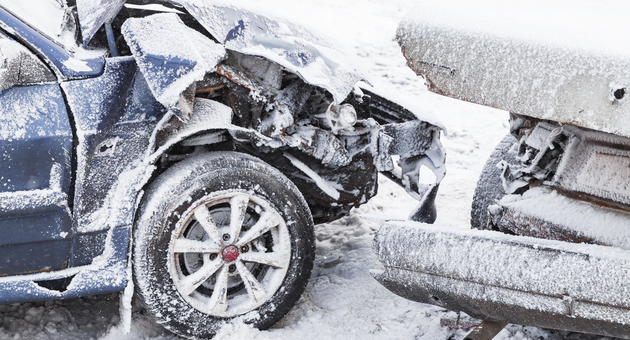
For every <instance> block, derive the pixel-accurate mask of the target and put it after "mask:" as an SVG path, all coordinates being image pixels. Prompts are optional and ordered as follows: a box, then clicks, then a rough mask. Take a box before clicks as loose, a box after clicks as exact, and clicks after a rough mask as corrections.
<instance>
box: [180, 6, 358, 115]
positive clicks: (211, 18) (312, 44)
mask: <svg viewBox="0 0 630 340" xmlns="http://www.w3.org/2000/svg"><path fill="white" fill-rule="evenodd" d="M178 2H179V3H181V4H183V5H184V7H185V8H186V10H188V12H189V13H191V14H192V15H193V16H194V17H195V18H196V19H197V20H199V22H200V23H201V24H202V25H203V26H204V28H206V29H207V30H208V32H210V34H212V35H213V36H214V37H215V38H216V39H217V40H218V41H219V42H221V43H223V44H224V46H225V48H226V49H228V50H231V51H236V52H240V53H243V54H247V55H253V56H259V57H264V58H266V59H267V60H270V61H273V62H275V63H277V64H278V65H280V66H282V67H284V68H286V69H288V70H291V71H292V72H294V73H295V74H297V75H298V76H300V77H302V79H304V81H306V82H307V83H309V84H312V85H316V86H320V87H322V88H324V89H326V90H328V91H329V92H330V93H331V94H332V95H333V97H334V100H335V102H336V103H340V102H341V101H342V100H343V99H344V98H345V97H346V96H347V95H348V93H350V91H351V90H352V88H353V87H354V85H355V84H356V83H357V82H358V81H359V80H361V79H363V76H362V75H361V74H359V72H358V71H357V70H356V69H355V68H354V66H353V65H352V62H351V61H350V60H349V59H348V58H347V57H346V56H344V55H343V54H341V53H340V52H338V51H337V50H336V49H335V48H334V47H332V46H330V45H329V44H328V43H327V42H325V41H324V40H323V39H321V38H319V37H317V36H315V35H313V34H312V33H311V32H309V31H308V30H306V29H304V28H303V27H301V26H298V25H295V24H293V23H289V22H286V21H282V20H278V19H272V18H269V17H266V16H264V15H261V14H256V13H252V12H250V11H247V10H243V9H240V8H237V7H234V6H232V5H222V4H214V3H212V2H210V1H190V0H185V1H184V0H181V1H178Z"/></svg>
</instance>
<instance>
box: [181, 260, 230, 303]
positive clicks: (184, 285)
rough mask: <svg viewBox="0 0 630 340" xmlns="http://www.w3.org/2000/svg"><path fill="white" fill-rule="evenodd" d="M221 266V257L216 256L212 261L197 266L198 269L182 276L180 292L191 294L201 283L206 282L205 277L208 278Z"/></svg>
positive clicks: (186, 294)
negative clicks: (199, 266)
mask: <svg viewBox="0 0 630 340" xmlns="http://www.w3.org/2000/svg"><path fill="white" fill-rule="evenodd" d="M221 266H223V260H222V259H221V258H217V259H216V260H214V261H211V262H206V263H204V265H203V266H202V267H201V268H199V270H198V271H196V272H194V273H192V274H190V275H188V276H186V277H184V278H183V279H182V280H181V281H180V283H181V289H180V292H181V293H182V294H183V295H185V296H189V295H190V294H192V293H193V292H194V291H195V290H196V289H197V288H198V287H199V286H201V284H202V283H204V282H206V280H207V279H209V278H210V276H212V275H213V274H214V273H216V272H217V270H219V268H221Z"/></svg>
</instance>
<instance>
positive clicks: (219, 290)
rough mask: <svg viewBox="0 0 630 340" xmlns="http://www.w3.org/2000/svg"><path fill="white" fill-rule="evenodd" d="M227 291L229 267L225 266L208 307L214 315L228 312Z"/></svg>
mask: <svg viewBox="0 0 630 340" xmlns="http://www.w3.org/2000/svg"><path fill="white" fill-rule="evenodd" d="M227 290H228V266H223V268H222V269H221V272H220V273H219V276H218V277H217V282H216V283H215V285H214V290H213V291H212V296H211V297H210V302H209V303H208V307H209V308H210V310H212V311H213V312H214V313H223V312H225V311H226V310H227Z"/></svg>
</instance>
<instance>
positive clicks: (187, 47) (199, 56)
mask: <svg viewBox="0 0 630 340" xmlns="http://www.w3.org/2000/svg"><path fill="white" fill-rule="evenodd" d="M122 32H123V35H124V37H125V40H126V41H127V43H128V44H129V47H130V48H131V52H132V54H133V56H134V58H135V59H136V62H137V63H138V67H139V68H140V70H141V72H142V74H143V75H144V77H145V79H146V80H147V83H148V84H149V87H150V88H151V92H152V93H153V95H154V96H155V98H157V100H158V101H159V102H160V103H161V104H162V105H164V106H165V107H166V108H168V109H169V110H171V111H173V112H174V113H178V114H180V115H181V116H180V118H187V117H188V116H189V115H190V113H191V112H192V110H191V109H192V108H191V105H190V104H189V105H186V106H183V105H181V104H180V99H181V98H182V93H184V92H185V91H186V90H187V89H189V88H190V86H191V85H194V83H195V82H196V81H199V80H202V79H203V78H204V76H205V75H206V73H209V72H212V71H214V70H215V68H216V66H217V64H218V63H219V62H220V61H221V60H223V59H224V58H225V57H226V56H227V55H226V51H225V49H224V48H223V47H222V46H221V45H219V44H217V43H215V42H213V41H212V40H210V39H209V38H207V37H205V36H204V35H202V34H201V33H199V32H197V31H195V30H193V29H191V28H189V27H188V26H186V25H185V24H184V23H183V22H182V21H181V19H180V18H179V17H178V16H177V14H174V13H166V14H155V15H152V16H149V17H145V18H131V19H128V20H127V21H125V23H124V24H123V27H122ZM192 93H194V91H192ZM189 99H190V98H189ZM189 102H190V100H189Z"/></svg>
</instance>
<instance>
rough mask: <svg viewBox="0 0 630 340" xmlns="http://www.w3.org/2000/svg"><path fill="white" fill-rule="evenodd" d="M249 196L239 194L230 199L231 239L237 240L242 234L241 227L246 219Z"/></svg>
mask: <svg viewBox="0 0 630 340" xmlns="http://www.w3.org/2000/svg"><path fill="white" fill-rule="evenodd" d="M248 203H249V196H247V195H238V196H234V197H232V199H230V207H231V215H230V237H231V238H230V239H231V240H236V239H237V238H238V236H239V235H240V234H241V227H242V226H243V220H244V219H245V212H246V211H247V204H248Z"/></svg>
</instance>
